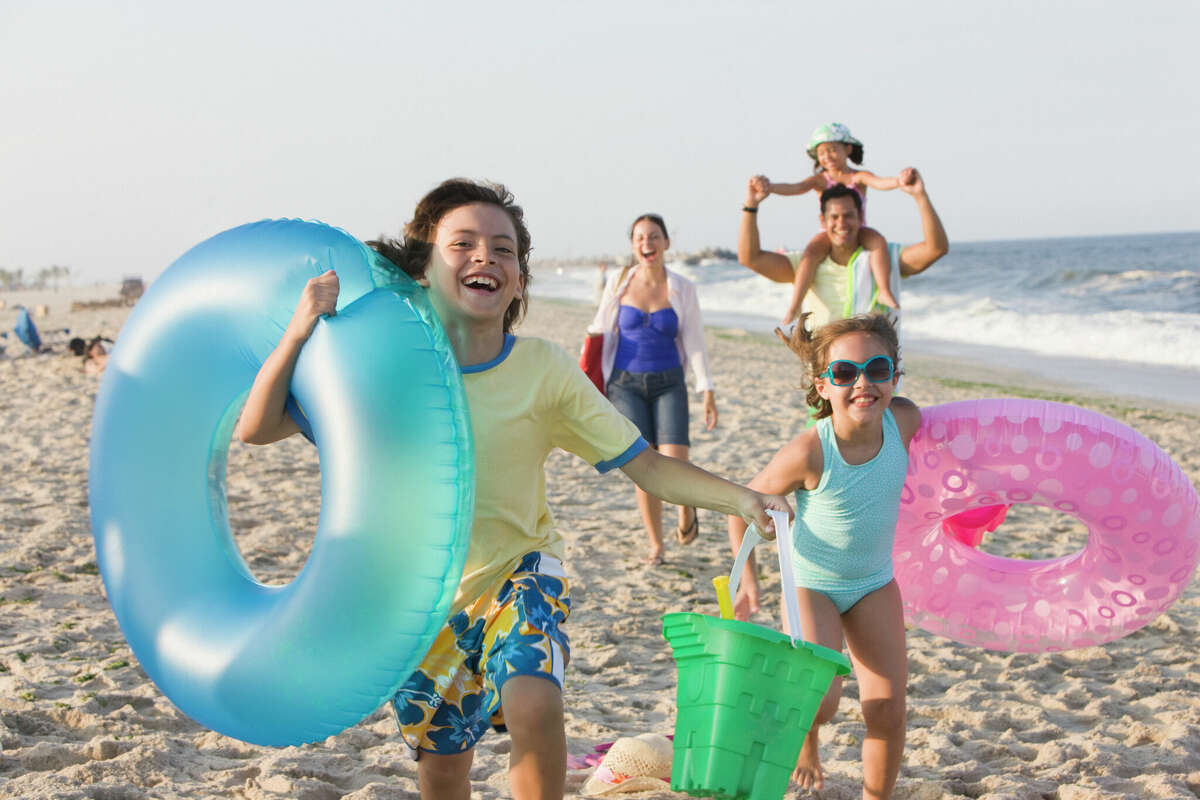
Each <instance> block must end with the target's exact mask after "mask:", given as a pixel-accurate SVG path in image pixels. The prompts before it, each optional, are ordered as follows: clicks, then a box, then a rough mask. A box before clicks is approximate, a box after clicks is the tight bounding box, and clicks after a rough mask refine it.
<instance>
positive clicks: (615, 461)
mask: <svg viewBox="0 0 1200 800" xmlns="http://www.w3.org/2000/svg"><path fill="white" fill-rule="evenodd" d="M649 446H650V443H649V442H647V441H646V440H645V439H643V438H642V437H641V436H639V437H638V438H637V439H636V440H634V443H633V444H631V445H629V447H627V448H626V449H625V452H624V453H621V455H619V456H617V457H616V458H610V459H609V460H608V461H601V462H600V463H598V464H596V471H597V472H599V473H600V474H602V475H603V474H604V473H605V472H609V471H611V470H614V469H617V468H618V467H623V466H625V465H626V464H628V463H629V462H630V461H633V459H634V458H636V457H637V455H638V453H641V452H642V451H643V450H645V449H646V448H647V447H649Z"/></svg>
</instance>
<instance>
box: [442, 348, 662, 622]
mask: <svg viewBox="0 0 1200 800" xmlns="http://www.w3.org/2000/svg"><path fill="white" fill-rule="evenodd" d="M462 373H463V383H464V385H465V387H466V392H467V405H468V407H469V408H470V412H471V430H472V433H473V434H474V438H475V523H474V526H473V528H472V531H471V546H470V548H469V549H468V551H467V561H466V565H465V566H464V568H463V575H462V580H461V581H460V582H459V584H458V592H457V593H456V594H455V596H454V603H453V605H452V606H451V608H450V613H451V614H455V613H457V612H459V611H461V610H462V609H463V608H465V607H466V606H467V605H468V604H470V603H471V602H472V601H473V600H475V599H476V598H478V597H479V596H480V595H482V594H483V593H484V592H486V591H488V590H489V589H490V588H491V587H492V586H493V585H494V584H495V583H496V582H497V581H498V580H500V579H502V578H505V577H507V576H508V575H509V574H511V573H512V570H513V569H514V568H515V567H516V566H517V564H518V563H519V562H520V560H521V557H522V556H524V555H525V554H526V553H531V552H534V551H538V552H542V553H549V554H550V555H553V556H555V557H557V558H560V559H561V558H562V557H563V554H564V547H563V540H562V537H561V536H560V535H559V533H558V530H557V529H556V528H555V526H554V517H553V516H552V515H551V514H550V507H549V506H548V505H547V503H546V474H545V470H544V469H543V466H544V464H545V461H546V456H548V455H549V454H550V451H551V450H552V449H553V448H555V447H559V448H562V449H563V450H566V451H567V452H570V453H574V454H575V455H577V456H579V457H580V458H583V459H584V460H585V461H587V462H588V463H589V464H592V465H594V466H595V467H596V469H597V470H599V471H600V472H607V471H608V470H611V469H614V468H616V467H620V466H622V465H624V464H625V463H627V462H628V461H630V460H631V459H632V458H633V457H634V456H636V455H637V454H638V453H640V452H642V450H644V449H646V448H647V447H648V446H649V445H648V444H647V443H646V440H645V439H643V438H642V437H641V436H640V435H639V434H638V430H637V428H636V427H635V426H634V424H633V423H632V422H630V421H629V420H628V419H626V418H625V416H624V415H622V414H621V412H619V411H617V410H616V409H615V408H613V406H612V404H611V403H609V402H608V400H607V399H606V398H605V397H604V395H602V394H600V392H598V391H597V390H596V387H595V386H594V385H593V384H592V382H591V380H589V379H588V377H587V375H585V374H584V372H583V370H581V369H580V368H579V365H578V364H577V363H576V361H575V359H573V358H571V356H569V355H568V354H567V353H566V351H565V350H563V349H562V348H561V347H559V346H558V345H555V344H553V343H551V342H548V341H546V340H544V339H533V338H526V337H520V338H518V337H514V336H511V335H510V336H507V337H505V344H504V349H503V350H502V351H501V353H500V355H499V356H497V357H496V358H495V359H493V360H492V361H489V362H487V363H486V364H476V365H472V366H467V367H463V370H462Z"/></svg>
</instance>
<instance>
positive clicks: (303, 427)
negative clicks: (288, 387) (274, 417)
mask: <svg viewBox="0 0 1200 800" xmlns="http://www.w3.org/2000/svg"><path fill="white" fill-rule="evenodd" d="M284 408H285V409H287V413H288V416H289V417H291V418H292V422H294V423H296V425H297V426H298V427H299V428H300V433H302V434H304V438H305V439H308V441H309V443H310V444H316V443H317V440H316V439H314V438H313V429H312V425H310V424H309V422H308V417H307V416H305V414H304V409H302V408H300V404H299V403H298V402H296V398H295V397H294V396H292V393H291V392H288V396H287V402H286V403H285V404H284Z"/></svg>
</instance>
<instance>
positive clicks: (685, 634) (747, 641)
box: [663, 516, 850, 800]
mask: <svg viewBox="0 0 1200 800" xmlns="http://www.w3.org/2000/svg"><path fill="white" fill-rule="evenodd" d="M786 521H787V518H786V516H784V518H783V522H782V523H780V522H779V521H778V520H777V521H776V529H777V530H786ZM779 538H780V539H781V540H784V541H781V542H780V546H779V550H780V553H781V560H783V561H786V564H781V565H780V569H781V572H782V574H783V575H786V579H785V580H784V581H783V582H784V584H785V585H784V593H785V594H784V596H785V598H788V593H789V592H790V602H788V603H787V606H788V614H789V615H790V617H789V618H790V619H792V620H795V619H797V614H798V610H799V609H798V605H797V602H796V590H795V588H794V582H793V581H792V579H791V553H790V549H791V548H790V542H788V543H785V542H786V540H787V539H788V538H789V537H786V536H781V537H779ZM758 539H759V537H758V535H757V534H756V533H755V532H754V531H753V529H751V530H750V531H747V532H746V537H745V538H744V539H743V540H742V548H741V551H740V552H739V553H738V558H737V560H736V561H735V562H734V573H735V574H734V575H731V576H730V584H731V587H732V592H731V593H732V594H736V591H737V581H736V577H737V576H740V575H741V570H742V565H743V564H744V563H745V561H746V557H747V556H748V555H749V553H750V550H751V549H753V547H754V544H755V543H756V542H757V541H758ZM784 551H788V552H787V555H786V556H784V555H783V553H784ZM785 567H786V569H785ZM790 629H791V630H793V631H797V637H796V638H795V639H792V638H790V637H788V636H787V635H786V634H783V633H780V632H779V631H775V630H772V629H770V628H764V627H763V626H761V625H754V624H752V623H749V622H739V621H737V620H732V619H719V618H717V617H709V616H705V615H703V614H691V613H677V614H665V615H664V616H663V635H664V636H665V637H666V639H667V642H668V643H669V644H670V646H671V650H672V653H673V655H674V656H675V663H676V665H677V667H678V670H679V681H678V689H677V691H676V705H677V710H676V717H675V742H674V745H675V757H674V760H673V762H672V767H671V789H672V790H674V791H677V792H687V793H688V794H690V795H694V796H705V797H716V798H721V800H734V799H735V798H747V799H748V800H780V798H782V797H783V793H784V792H785V791H786V790H787V786H788V780H789V779H790V778H791V775H792V770H793V769H795V767H796V759H797V758H798V757H799V755H800V748H801V747H802V746H803V744H804V737H805V736H806V735H807V734H808V730H809V728H811V727H812V723H813V718H814V717H816V715H817V709H818V708H819V707H820V705H821V700H822V698H824V697H825V693H826V692H827V691H829V685H830V684H831V683H832V682H833V679H834V677H835V676H838V675H846V674H848V673H849V672H850V662H849V660H847V659H846V657H845V656H844V655H842V654H841V653H839V652H837V651H836V650H830V649H829V648H826V647H821V646H819V645H815V644H811V643H809V642H804V641H801V640H800V639H799V627H798V626H797V625H794V624H793V625H792V626H790Z"/></svg>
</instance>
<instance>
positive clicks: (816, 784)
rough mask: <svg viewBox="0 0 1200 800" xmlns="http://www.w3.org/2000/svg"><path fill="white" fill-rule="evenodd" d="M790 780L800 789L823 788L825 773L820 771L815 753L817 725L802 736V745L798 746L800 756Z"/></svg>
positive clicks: (818, 760)
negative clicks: (806, 734)
mask: <svg viewBox="0 0 1200 800" xmlns="http://www.w3.org/2000/svg"><path fill="white" fill-rule="evenodd" d="M792 781H793V782H795V783H796V784H798V785H799V786H800V788H802V789H811V790H813V791H820V790H821V789H824V788H825V773H824V772H822V771H821V758H820V756H819V754H818V753H817V727H816V726H815V725H814V726H813V728H812V730H810V731H809V732H808V736H805V737H804V747H802V748H800V758H798V759H796V769H795V770H793V772H792Z"/></svg>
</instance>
